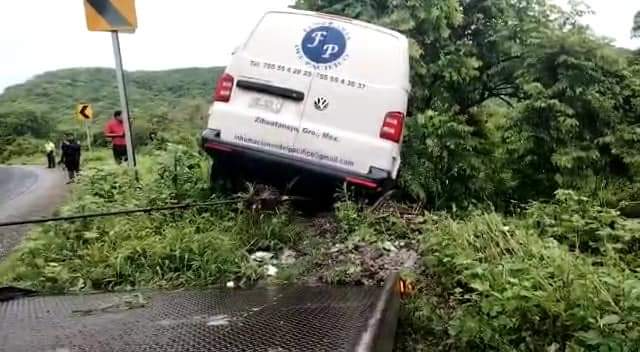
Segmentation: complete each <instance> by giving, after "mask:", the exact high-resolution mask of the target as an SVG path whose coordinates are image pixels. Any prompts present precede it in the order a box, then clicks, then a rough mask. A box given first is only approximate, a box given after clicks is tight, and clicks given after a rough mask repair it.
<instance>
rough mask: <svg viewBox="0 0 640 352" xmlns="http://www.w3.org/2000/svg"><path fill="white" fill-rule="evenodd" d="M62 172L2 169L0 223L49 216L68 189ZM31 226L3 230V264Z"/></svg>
mask: <svg viewBox="0 0 640 352" xmlns="http://www.w3.org/2000/svg"><path fill="white" fill-rule="evenodd" d="M65 182H66V178H65V174H64V172H63V171H62V170H60V169H53V170H50V169H47V168H44V167H40V166H0V222H4V221H14V220H22V219H30V218H36V217H43V216H48V215H50V214H51V213H52V212H53V211H54V210H55V209H56V208H57V207H58V206H59V205H60V204H61V203H62V201H63V200H64V197H65V195H66V193H67V190H68V186H67V185H66V184H65ZM28 230H29V226H28V225H20V226H9V227H0V260H2V259H3V258H4V257H5V256H6V255H7V254H8V253H10V252H11V250H12V249H14V248H15V246H17V245H18V244H20V242H21V241H22V238H23V237H24V235H25V233H27V231H28Z"/></svg>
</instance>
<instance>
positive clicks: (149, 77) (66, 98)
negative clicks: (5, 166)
mask: <svg viewBox="0 0 640 352" xmlns="http://www.w3.org/2000/svg"><path fill="white" fill-rule="evenodd" d="M221 71H222V68H187V69H178V70H169V71H159V72H145V71H138V72H130V73H128V74H127V84H128V86H127V90H128V94H129V104H130V107H131V115H132V118H133V119H134V133H135V135H134V139H135V140H136V142H137V144H138V145H143V144H146V143H147V142H148V138H147V137H148V134H149V132H151V131H152V130H153V131H156V132H162V131H167V130H172V129H173V130H181V131H183V132H185V133H195V131H196V130H199V129H200V128H201V127H202V126H203V124H204V122H205V119H206V112H207V108H208V104H209V97H210V96H211V94H212V92H213V87H214V86H215V82H216V80H217V78H218V76H219V75H220V72H221ZM80 103H90V104H92V107H93V110H94V120H93V121H92V122H91V124H90V128H91V131H92V134H93V142H94V143H95V144H97V145H104V142H105V140H104V138H102V137H101V134H102V132H101V131H102V127H103V125H104V123H105V121H106V120H107V119H108V118H109V117H110V116H111V114H112V113H113V111H114V110H117V109H119V108H120V101H119V96H118V91H117V86H116V81H115V73H114V71H113V70H111V69H104V68H78V69H67V70H60V71H55V72H48V73H44V74H42V75H39V76H36V77H35V78H33V79H31V80H29V81H27V82H26V83H24V84H20V85H17V86H13V87H9V88H7V89H6V91H5V92H4V93H3V94H2V95H0V150H2V152H1V154H0V162H3V161H7V160H8V159H9V158H11V157H16V156H18V155H21V154H25V155H28V154H33V153H34V152H36V151H38V150H39V149H38V148H41V143H40V142H38V141H39V140H42V139H45V138H51V139H53V140H55V141H57V142H58V141H59V140H60V138H61V136H62V135H63V133H64V132H67V131H71V132H74V133H76V134H77V136H78V137H83V136H84V131H83V127H82V125H81V123H80V122H79V121H78V120H76V119H75V109H76V105H77V104H80ZM176 126H179V128H176Z"/></svg>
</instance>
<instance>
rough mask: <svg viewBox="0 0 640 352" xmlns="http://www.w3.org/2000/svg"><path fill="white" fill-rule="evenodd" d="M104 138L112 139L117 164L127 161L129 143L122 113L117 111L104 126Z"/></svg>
mask: <svg viewBox="0 0 640 352" xmlns="http://www.w3.org/2000/svg"><path fill="white" fill-rule="evenodd" d="M104 136H105V137H106V138H111V148H112V149H113V158H114V159H115V160H116V163H117V164H120V163H121V162H123V161H127V142H126V140H125V138H124V124H123V123H122V111H120V110H116V111H115V112H114V113H113V118H112V119H111V120H109V122H107V124H106V125H105V126H104Z"/></svg>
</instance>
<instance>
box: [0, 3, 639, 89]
mask: <svg viewBox="0 0 640 352" xmlns="http://www.w3.org/2000/svg"><path fill="white" fill-rule="evenodd" d="M557 1H565V0H557ZM293 2H294V0H231V1H221V0H218V1H212V0H181V1H169V0H137V1H136V7H137V14H138V30H137V32H136V33H135V34H133V35H132V34H122V35H121V42H122V50H123V59H124V65H125V69H127V70H143V69H144V70H160V69H167V68H176V67H192V66H215V65H225V64H226V63H227V61H228V58H229V55H230V53H231V51H232V50H233V48H234V47H235V46H237V45H238V44H240V43H241V42H242V40H243V39H244V38H245V37H246V36H247V35H248V32H249V31H250V30H251V28H252V26H253V25H254V24H255V23H256V21H257V20H258V19H259V18H260V16H261V15H262V13H264V12H265V11H266V10H268V9H277V8H284V7H286V6H287V5H289V4H291V3H293ZM586 2H587V3H589V4H590V6H591V7H592V8H593V9H594V10H595V11H596V12H597V14H596V15H595V16H592V17H590V18H588V19H587V22H588V23H589V24H591V25H592V26H593V27H594V29H595V31H596V32H597V33H598V34H601V35H603V36H607V37H610V38H613V39H615V41H616V44H617V45H619V46H624V47H628V48H638V47H640V41H638V40H631V39H630V28H631V24H632V18H633V14H634V13H635V11H637V10H640V3H639V2H638V0H586ZM81 66H106V67H112V66H113V52H112V47H111V39H110V35H109V34H108V33H97V32H89V31H87V29H86V23H85V18H84V7H83V5H82V1H81V0H19V1H18V0H1V1H0V91H1V90H3V89H4V87H6V86H9V85H13V84H16V83H20V82H23V81H25V80H26V79H28V78H30V77H32V76H33V75H36V74H38V73H42V72H45V71H50V70H55V69H59V68H67V67H81Z"/></svg>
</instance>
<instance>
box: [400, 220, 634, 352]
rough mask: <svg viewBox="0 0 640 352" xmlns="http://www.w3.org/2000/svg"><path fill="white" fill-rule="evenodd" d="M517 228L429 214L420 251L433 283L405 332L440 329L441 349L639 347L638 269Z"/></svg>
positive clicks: (499, 222) (502, 222)
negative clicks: (428, 315) (570, 247)
mask: <svg viewBox="0 0 640 352" xmlns="http://www.w3.org/2000/svg"><path fill="white" fill-rule="evenodd" d="M516 225H517V223H515V224H514V223H513V222H510V221H507V220H505V219H503V218H502V217H501V216H499V215H497V214H478V215H475V216H471V217H470V218H468V219H466V220H464V221H462V220H461V221H456V220H452V219H450V218H448V217H446V216H445V217H443V218H439V219H438V218H435V217H434V218H432V219H431V222H430V224H429V225H428V230H427V231H428V234H427V235H425V236H424V239H423V240H424V243H423V249H422V253H423V256H424V261H425V265H426V268H427V275H429V277H430V278H431V279H432V280H434V281H435V282H432V283H430V285H432V286H433V285H435V286H436V287H438V289H436V290H434V291H433V292H424V293H425V294H426V295H427V296H432V297H433V296H435V297H433V298H432V299H423V300H421V299H420V298H418V299H417V300H416V301H415V302H414V303H413V304H414V310H413V311H412V312H411V313H410V315H411V316H413V317H414V320H411V321H410V322H409V328H408V329H409V330H410V331H414V332H415V331H422V332H423V333H425V334H426V335H427V336H425V340H428V339H429V337H430V338H432V339H433V338H434V336H433V335H431V334H433V333H435V332H437V333H439V334H442V335H441V336H435V338H436V341H437V343H436V345H435V346H438V348H439V350H443V351H444V350H456V351H634V350H637V349H638V348H639V347H640V300H638V297H640V275H639V274H637V273H635V272H632V271H629V270H628V269H627V267H626V266H625V265H624V264H621V263H620V262H618V261H616V260H615V258H606V259H605V260H594V259H592V258H590V257H587V256H579V255H575V254H574V253H572V252H569V251H567V250H566V247H564V246H563V245H561V244H559V243H558V242H556V241H555V240H553V239H551V238H540V237H538V236H536V234H535V233H534V232H532V231H528V230H526V228H519V227H517V226H516ZM609 259H610V260H609ZM433 302H439V304H441V305H437V304H436V305H434V304H433ZM443 302H444V303H443ZM442 307H444V308H442ZM427 313H428V314H435V315H436V316H434V317H426V316H425V314H427ZM421 317H422V318H421Z"/></svg>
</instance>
